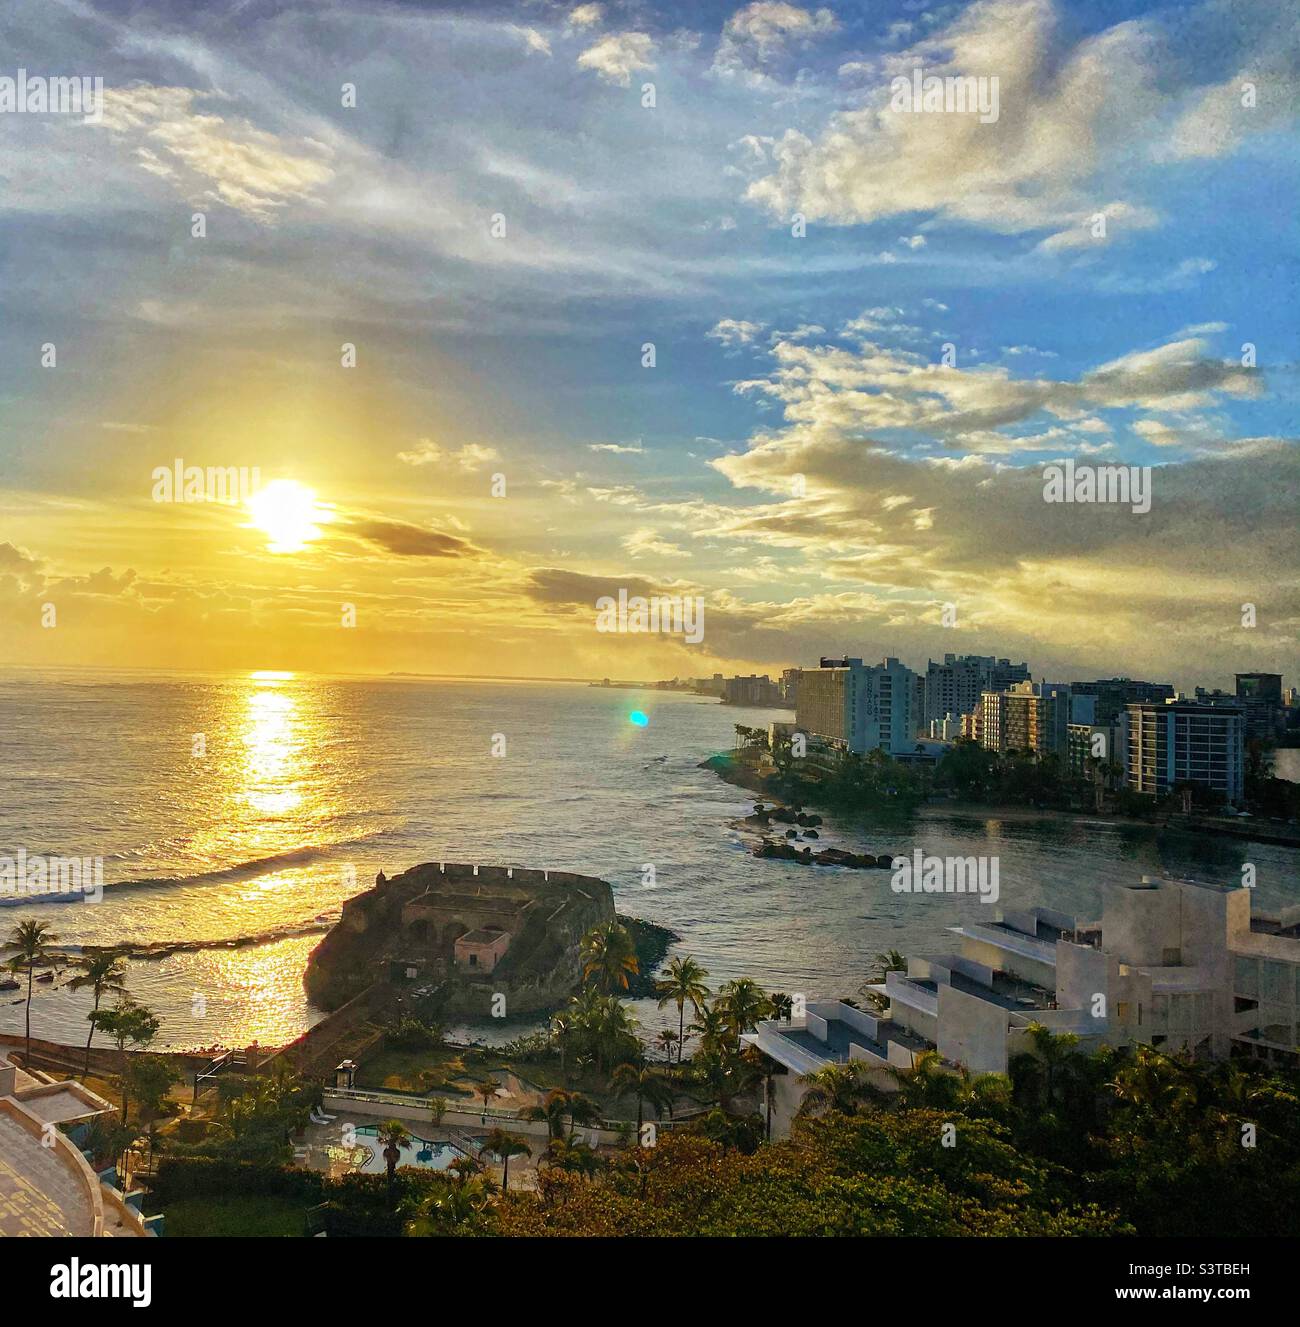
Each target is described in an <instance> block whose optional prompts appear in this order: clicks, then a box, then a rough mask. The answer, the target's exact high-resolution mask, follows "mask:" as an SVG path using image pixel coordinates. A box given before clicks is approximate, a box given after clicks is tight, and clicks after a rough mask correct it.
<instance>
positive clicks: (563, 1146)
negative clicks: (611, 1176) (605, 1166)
mask: <svg viewBox="0 0 1300 1327" xmlns="http://www.w3.org/2000/svg"><path fill="white" fill-rule="evenodd" d="M543 1160H544V1162H545V1164H546V1166H547V1167H548V1168H550V1169H553V1170H563V1171H567V1172H568V1173H569V1174H571V1175H581V1176H582V1177H583V1178H584V1179H591V1177H592V1176H593V1175H595V1174H596V1173H597V1172H598V1171H599V1170H600V1169H601V1165H602V1163H601V1159H600V1156H599V1155H598V1154H597V1152H596V1151H595V1149H594V1148H590V1147H588V1146H587V1144H586V1143H578V1142H574V1140H573V1139H572V1138H555V1139H552V1141H551V1143H550V1145H549V1146H548V1147H547V1149H546V1155H545V1157H544V1158H543Z"/></svg>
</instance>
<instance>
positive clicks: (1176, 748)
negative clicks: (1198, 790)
mask: <svg viewBox="0 0 1300 1327" xmlns="http://www.w3.org/2000/svg"><path fill="white" fill-rule="evenodd" d="M1121 723H1122V725H1123V730H1124V744H1125V747H1126V749H1127V759H1128V779H1127V782H1128V786H1129V787H1130V788H1132V789H1133V790H1134V792H1139V793H1142V794H1144V795H1145V796H1148V797H1161V796H1163V795H1164V794H1166V793H1168V792H1170V791H1171V790H1173V789H1174V788H1175V787H1177V786H1178V785H1179V784H1183V783H1195V784H1200V785H1201V786H1202V787H1204V788H1209V789H1212V790H1213V791H1215V792H1219V793H1222V794H1223V796H1224V797H1225V798H1226V799H1227V800H1228V801H1229V802H1234V803H1235V802H1239V801H1240V800H1241V796H1242V790H1243V773H1242V766H1243V752H1244V748H1245V714H1244V713H1243V711H1242V710H1241V708H1240V707H1235V708H1234V707H1231V706H1229V705H1226V704H1217V703H1208V704H1207V703H1201V702H1199V701H1198V702H1193V701H1185V700H1180V701H1170V702H1168V703H1166V704H1164V705H1157V704H1138V705H1129V706H1128V707H1127V709H1126V710H1125V711H1124V715H1123V717H1122V719H1121Z"/></svg>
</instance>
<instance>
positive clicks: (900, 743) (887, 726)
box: [795, 658, 920, 755]
mask: <svg viewBox="0 0 1300 1327" xmlns="http://www.w3.org/2000/svg"><path fill="white" fill-rule="evenodd" d="M916 680H917V679H916V674H915V673H914V672H913V671H912V670H911V669H910V668H907V667H905V666H904V665H903V664H901V663H899V661H898V660H897V659H892V658H890V659H884V660H883V661H882V662H880V663H879V664H874V665H873V664H864V663H863V662H862V660H861V659H852V658H843V659H822V660H821V662H820V664H819V666H818V667H816V668H805V669H803V672H802V675H801V677H800V679H799V696H798V705H797V708H796V712H795V722H796V724H797V725H798V727H799V729H800V730H801V731H803V732H805V733H808V734H810V735H811V736H813V737H816V738H820V739H821V740H822V741H823V742H825V743H826V744H827V745H829V746H833V747H836V748H837V749H839V750H842V751H854V752H858V753H863V752H867V751H877V750H879V751H884V752H885V753H886V754H888V755H903V754H912V753H913V752H914V751H915V748H916V735H917V730H918V727H919V724H920V718H919V715H918V714H917V713H916V694H917V688H916Z"/></svg>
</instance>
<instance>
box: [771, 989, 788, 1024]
mask: <svg viewBox="0 0 1300 1327" xmlns="http://www.w3.org/2000/svg"><path fill="white" fill-rule="evenodd" d="M767 1002H768V1004H770V1005H771V1006H772V1017H773V1018H783V1019H784V1020H785V1021H786V1022H787V1023H788V1022H789V1021H790V1020H791V1019H792V1018H793V1017H794V1000H793V998H792V997H791V996H789V995H787V994H786V993H785V992H784V991H773V992H772V994H771V995H769V996H768V997H767Z"/></svg>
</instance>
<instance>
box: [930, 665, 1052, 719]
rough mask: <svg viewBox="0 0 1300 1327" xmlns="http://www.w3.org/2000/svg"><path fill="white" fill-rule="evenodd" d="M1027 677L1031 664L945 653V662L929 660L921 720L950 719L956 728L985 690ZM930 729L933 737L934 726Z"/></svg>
mask: <svg viewBox="0 0 1300 1327" xmlns="http://www.w3.org/2000/svg"><path fill="white" fill-rule="evenodd" d="M1028 680H1029V665H1028V664H1025V663H1018V664H1013V663H1012V662H1011V660H1010V659H996V658H994V657H993V656H992V655H991V654H960V655H958V654H945V655H944V656H943V662H942V663H936V662H935V661H934V660H933V659H930V660H928V662H927V666H926V670H925V673H924V675H923V676H922V678H921V688H922V696H923V699H922V721H923V722H924V724H925V725H926V726H927V728H929V725H931V724H934V723H942V722H943V721H944V720H945V719H951V720H952V723H953V726H954V728H955V727H956V726H957V725H958V724H959V723H960V720H961V716H962V715H963V714H973V713H974V712H975V711H976V710H977V709H979V705H980V696H981V695H982V694H983V693H984V692H985V691H1005V690H1006V689H1007V688H1008V687H1010V686H1013V685H1014V684H1015V683H1017V682H1026V681H1028ZM930 732H931V736H934V731H933V729H930ZM945 735H946V734H945Z"/></svg>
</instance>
